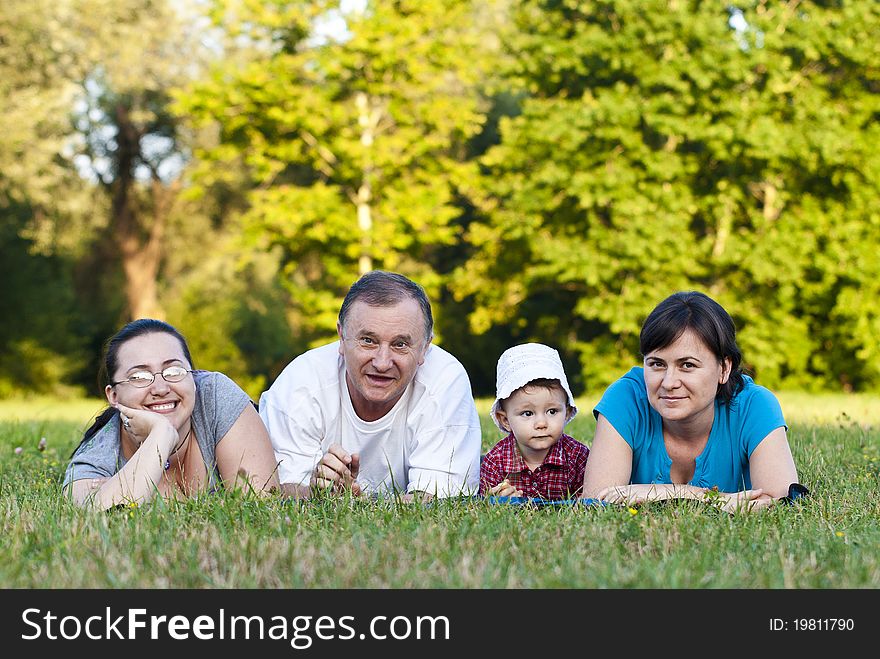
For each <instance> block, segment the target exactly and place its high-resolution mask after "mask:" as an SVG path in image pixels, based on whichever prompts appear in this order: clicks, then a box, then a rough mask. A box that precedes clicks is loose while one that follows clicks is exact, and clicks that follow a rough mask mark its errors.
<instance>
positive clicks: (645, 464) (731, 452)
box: [593, 366, 788, 492]
mask: <svg viewBox="0 0 880 659" xmlns="http://www.w3.org/2000/svg"><path fill="white" fill-rule="evenodd" d="M743 380H744V381H745V387H744V388H743V390H742V391H740V392H739V393H738V394H737V395H736V396H735V397H734V398H733V400H732V401H730V404H729V405H724V404H722V403H721V402H720V401H718V400H717V399H716V400H715V420H714V422H713V423H712V430H711V432H710V433H709V441H708V442H706V448H704V449H703V452H702V453H701V454H700V455H698V456H697V460H696V467H695V469H694V475H693V478H691V480H690V481H688V484H689V485H696V486H698V487H709V488H711V487H717V488H718V489H719V490H720V491H722V492H739V491H740V490H744V489H750V488H751V486H752V481H751V477H750V476H749V457H750V456H751V455H752V451H754V450H755V449H756V448H757V446H758V444H760V443H761V440H763V439H764V438H765V437H766V436H767V435H769V434H770V433H771V432H772V431H773V430H775V429H776V428H779V427H783V428H786V429H788V427H787V426H786V425H785V418H784V417H783V416H782V408H781V407H780V405H779V401H778V400H777V399H776V396H774V395H773V393H772V392H770V391H769V390H768V389H766V388H764V387H762V386H759V385H757V384H755V383H754V381H753V380H752V378H750V377H749V376H747V375H743ZM599 414H601V415H602V416H604V417H605V418H606V419H607V420H608V422H609V423H610V424H611V425H612V426H613V427H614V429H615V430H616V431H617V432H618V433H620V435H621V436H622V437H623V439H624V440H626V443H627V444H629V445H630V447H631V448H632V451H633V464H632V475H631V476H630V483H633V484H641V483H671V482H672V479H671V478H670V476H669V470H670V468H671V467H672V459H671V458H670V457H669V454H668V453H667V452H666V444H665V442H664V441H663V423H662V417H661V416H660V414H659V413H658V412H657V410H655V409H654V408H653V407H651V404H650V403H649V402H648V394H647V391H646V390H645V373H644V369H643V368H642V367H641V366H635V367H633V368H631V369H630V370H629V372H628V373H627V374H626V375H624V376H623V377H622V378H620V379H619V380H617V382H615V383H614V384H612V385H611V386H610V387H608V389H606V390H605V393H604V394H603V395H602V399H601V400H600V401H599V403H598V404H597V405H596V407H595V408H594V409H593V415H594V416H595V417H596V418H598V416H599Z"/></svg>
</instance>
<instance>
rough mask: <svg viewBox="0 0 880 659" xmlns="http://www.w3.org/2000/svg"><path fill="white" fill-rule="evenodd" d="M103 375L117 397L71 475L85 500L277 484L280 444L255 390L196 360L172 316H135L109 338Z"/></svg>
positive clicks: (74, 459)
mask: <svg viewBox="0 0 880 659" xmlns="http://www.w3.org/2000/svg"><path fill="white" fill-rule="evenodd" d="M102 375H103V376H104V379H105V381H106V386H105V388H104V393H105V395H106V396H107V400H108V401H109V403H110V406H109V407H108V408H107V409H106V410H104V412H103V413H101V414H100V415H99V416H98V418H97V419H96V420H95V422H94V423H93V424H92V426H91V427H90V428H89V429H88V430H87V431H86V432H85V435H84V437H83V439H82V441H81V442H80V445H79V446H78V447H77V448H76V450H75V451H74V452H73V455H72V456H71V459H70V463H69V464H68V466H67V471H66V472H65V475H64V485H63V487H64V492H65V494H66V495H68V496H70V497H72V499H73V501H75V502H76V503H78V504H80V505H84V506H94V507H96V508H99V509H102V510H106V509H108V508H112V507H114V506H118V505H128V504H132V503H134V504H140V503H145V502H148V501H150V500H152V499H153V497H155V496H157V495H158V496H162V497H165V498H185V497H190V496H195V495H197V494H199V493H201V492H210V491H213V490H215V489H217V488H218V487H220V486H223V487H228V488H237V487H241V488H243V489H245V490H247V491H256V492H259V493H268V492H272V491H274V490H277V489H278V476H277V473H276V468H275V467H276V463H275V455H274V452H273V450H272V444H271V442H270V441H269V435H268V433H267V431H266V426H265V425H264V424H263V421H262V419H261V418H260V415H259V414H258V413H257V410H256V409H255V407H254V405H253V404H252V403H251V399H250V397H249V396H248V395H247V394H246V393H245V392H244V391H243V390H242V389H241V388H240V387H239V386H238V385H237V384H235V383H234V382H233V381H232V380H231V379H229V378H228V377H226V376H225V375H223V374H222V373H217V372H213V371H199V370H194V369H193V362H192V357H191V356H190V353H189V347H188V346H187V344H186V340H185V339H184V338H183V336H182V335H181V334H180V333H179V332H178V331H177V330H176V329H175V328H174V327H172V326H171V325H169V324H167V323H165V322H162V321H160V320H153V319H150V318H142V319H139V320H135V321H132V322H130V323H128V324H127V325H126V326H125V327H123V328H122V329H121V330H119V331H118V332H117V333H116V334H115V335H113V336H112V337H111V338H110V340H109V341H108V342H107V345H106V348H105V353H104V363H103V365H102Z"/></svg>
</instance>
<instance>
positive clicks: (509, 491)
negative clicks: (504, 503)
mask: <svg viewBox="0 0 880 659" xmlns="http://www.w3.org/2000/svg"><path fill="white" fill-rule="evenodd" d="M489 494H490V495H491V496H493V497H521V496H522V495H523V494H522V490H518V489H516V488H515V487H514V486H513V485H511V484H510V481H509V480H507V479H506V478H505V479H504V480H503V481H501V482H500V483H498V485H496V486H495V487H490V488H489Z"/></svg>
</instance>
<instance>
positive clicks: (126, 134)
mask: <svg viewBox="0 0 880 659" xmlns="http://www.w3.org/2000/svg"><path fill="white" fill-rule="evenodd" d="M116 126H117V129H118V133H117V138H116V141H117V160H116V164H117V168H118V169H117V175H116V180H115V181H114V182H113V203H112V207H111V208H112V214H113V216H112V218H111V227H112V229H113V232H114V237H115V241H116V245H117V247H118V249H119V254H120V258H121V260H122V270H123V273H124V274H125V299H126V302H127V306H128V314H129V317H130V318H131V319H135V318H158V319H164V317H165V312H164V310H163V309H162V305H161V304H160V303H159V293H158V276H159V266H160V264H161V262H162V255H163V253H164V241H163V238H164V235H165V226H166V224H167V222H168V217H169V215H170V214H171V209H172V207H173V205H174V201H175V199H176V196H177V188H178V186H179V182H175V183H174V184H173V185H172V186H171V187H169V188H166V187H165V186H163V185H162V182H161V181H160V180H158V178H156V177H154V179H153V181H152V185H151V187H150V195H151V199H150V201H151V206H152V214H151V219H152V222H151V225H150V226H149V227H145V226H144V225H143V223H144V221H145V220H146V219H147V217H148V215H147V214H146V213H144V212H143V210H142V209H141V208H139V205H138V204H137V201H136V199H135V198H134V192H135V191H134V185H135V181H134V162H135V158H136V156H137V155H138V154H139V153H140V137H141V135H140V132H139V131H138V129H137V127H136V126H135V125H134V123H133V122H132V121H131V119H130V116H129V113H128V108H126V107H125V106H124V105H121V104H120V105H118V106H117V107H116Z"/></svg>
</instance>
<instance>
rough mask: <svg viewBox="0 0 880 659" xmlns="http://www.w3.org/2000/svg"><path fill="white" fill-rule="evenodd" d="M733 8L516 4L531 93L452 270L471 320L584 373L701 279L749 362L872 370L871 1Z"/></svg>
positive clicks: (818, 376)
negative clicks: (563, 358) (514, 334)
mask: <svg viewBox="0 0 880 659" xmlns="http://www.w3.org/2000/svg"><path fill="white" fill-rule="evenodd" d="M739 7H740V8H741V9H742V12H739V11H738V10H730V11H728V10H726V9H725V8H724V5H719V4H717V3H709V2H700V1H698V0H687V1H685V0H680V1H676V2H670V1H667V0H662V1H661V0H649V1H643V0H608V1H596V2H586V3H585V2H574V1H567V0H563V1H561V2H545V1H537V0H523V1H522V2H518V3H516V9H515V11H514V20H515V23H516V25H517V27H518V30H517V31H516V33H515V35H514V36H513V37H512V38H511V39H509V40H508V41H507V42H506V45H507V47H508V48H509V50H510V52H511V54H512V55H513V56H514V59H515V61H516V64H515V66H514V68H513V69H512V70H511V71H510V75H511V80H513V81H515V82H516V83H517V85H516V89H518V90H521V92H522V93H523V94H524V95H526V97H527V98H526V99H525V100H524V101H523V103H522V113H521V114H520V115H518V116H516V117H513V118H509V119H506V120H503V121H502V124H501V135H502V139H501V144H499V145H498V146H496V147H495V148H493V149H491V150H490V151H489V153H488V154H487V156H486V158H485V159H484V160H483V166H484V168H485V170H484V174H485V175H484V176H483V178H482V181H483V182H484V187H485V195H484V196H482V198H480V199H479V201H478V202H477V207H478V209H479V210H478V213H479V215H480V216H481V217H480V219H479V220H478V221H475V222H474V223H473V224H472V225H471V226H470V228H469V231H468V240H469V242H470V243H471V244H472V245H473V248H474V250H475V253H474V256H473V258H471V259H470V260H469V261H468V262H467V263H466V264H465V265H463V266H462V267H461V268H459V270H458V272H457V274H456V276H455V279H454V284H453V285H452V286H453V289H454V290H455V292H456V295H457V297H458V298H459V299H461V300H463V301H465V300H473V305H474V308H473V311H472V313H471V314H470V325H471V328H472V330H473V331H474V332H475V333H477V334H481V333H483V332H485V331H487V330H488V329H489V328H492V327H496V326H499V325H505V324H509V325H513V326H519V327H520V328H521V334H520V336H521V337H522V338H523V339H529V338H531V339H533V340H542V341H545V342H550V343H554V344H556V345H558V346H559V347H560V348H562V349H563V350H564V351H565V352H566V353H567V356H568V358H572V357H576V358H578V359H579V360H580V363H581V364H582V366H581V371H582V376H583V380H582V384H583V385H584V386H586V387H588V388H590V389H595V388H597V387H600V386H602V385H605V384H607V383H608V382H610V381H611V380H612V379H613V378H615V377H616V376H618V375H619V374H620V373H621V370H622V369H623V368H625V367H627V366H628V365H630V364H632V362H633V360H634V359H635V358H637V350H638V331H639V327H640V323H641V321H642V320H643V318H644V317H645V315H647V313H648V312H649V311H650V309H651V308H652V307H653V306H654V305H655V304H656V303H657V302H659V301H660V300H661V299H662V298H664V297H665V296H666V295H668V294H670V293H672V292H674V291H676V290H680V289H691V288H695V289H700V290H704V291H705V292H707V293H709V294H710V295H712V296H713V297H715V298H716V299H718V300H719V302H721V303H722V304H723V305H724V306H725V307H726V308H727V309H729V310H730V311H731V313H732V315H733V316H734V318H735V320H736V321H737V325H738V327H739V328H740V340H741V343H742V346H743V348H744V352H745V356H746V359H747V361H748V365H749V366H751V367H752V368H753V370H754V371H755V372H756V373H757V374H758V375H759V376H760V379H761V381H762V383H764V384H767V385H768V386H783V385H786V386H823V385H832V386H834V385H836V386H841V385H843V386H845V387H867V386H872V387H877V386H880V372H878V365H880V360H878V358H880V354H878V351H880V308H878V303H877V299H878V295H877V293H880V291H878V285H880V284H878V282H880V277H878V275H880V260H878V259H877V258H876V253H875V251H876V247H875V246H876V245H877V244H878V241H880V211H878V209H877V205H876V199H877V197H878V192H880V189H878V188H880V151H878V150H877V149H876V148H875V143H876V142H877V138H878V132H880V124H878V122H877V117H878V109H880V96H878V91H880V80H878V72H880V42H878V41H877V39H876V38H875V36H876V34H878V33H880V5H877V4H876V3H825V2H803V1H798V2H773V3H769V2H763V1H762V2H747V3H740V4H739ZM869 253H870V254H871V255H870V256H869Z"/></svg>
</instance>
